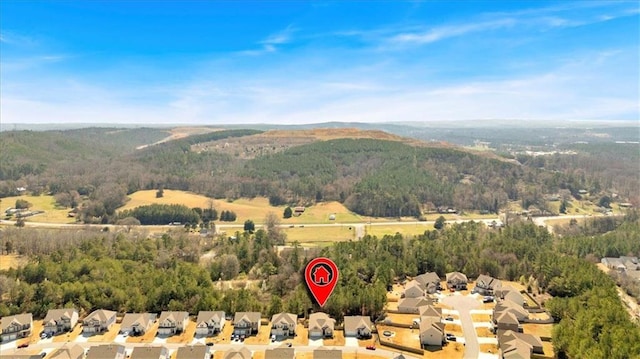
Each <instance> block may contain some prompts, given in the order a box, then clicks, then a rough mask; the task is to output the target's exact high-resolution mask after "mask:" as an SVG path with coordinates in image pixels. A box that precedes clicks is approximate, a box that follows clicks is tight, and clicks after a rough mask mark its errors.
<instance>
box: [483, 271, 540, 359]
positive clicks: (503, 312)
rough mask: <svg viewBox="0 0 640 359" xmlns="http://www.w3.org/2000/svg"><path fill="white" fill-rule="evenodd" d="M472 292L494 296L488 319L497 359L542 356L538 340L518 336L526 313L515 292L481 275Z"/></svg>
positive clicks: (518, 295) (532, 337)
mask: <svg viewBox="0 0 640 359" xmlns="http://www.w3.org/2000/svg"><path fill="white" fill-rule="evenodd" d="M474 292H476V293H479V294H483V295H492V296H495V298H496V300H497V303H496V306H495V307H494V309H493V313H492V315H491V330H492V331H493V332H494V333H495V334H496V336H497V339H498V347H499V348H500V358H503V359H515V358H518V359H529V358H531V356H532V354H534V353H535V354H544V350H543V348H542V340H541V339H540V337H538V336H535V335H531V334H526V333H523V332H522V325H521V324H520V323H523V322H524V321H525V320H526V319H527V318H528V317H529V312H528V311H527V310H526V309H525V307H524V305H525V300H524V297H523V295H522V293H520V291H518V290H517V289H515V288H513V287H510V286H503V285H502V283H501V281H500V280H498V279H495V278H493V277H490V276H486V275H481V276H479V277H478V279H477V280H476V287H475V288H474Z"/></svg>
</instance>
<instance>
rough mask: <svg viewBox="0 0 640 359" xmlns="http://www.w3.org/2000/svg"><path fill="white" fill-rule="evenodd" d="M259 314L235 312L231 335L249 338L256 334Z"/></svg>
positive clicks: (258, 325) (258, 326)
mask: <svg viewBox="0 0 640 359" xmlns="http://www.w3.org/2000/svg"><path fill="white" fill-rule="evenodd" d="M260 317H261V314H260V312H237V313H236V315H235V316H234V317H233V334H235V335H240V336H242V335H244V336H247V337H248V336H250V335H254V334H258V329H259V328H260Z"/></svg>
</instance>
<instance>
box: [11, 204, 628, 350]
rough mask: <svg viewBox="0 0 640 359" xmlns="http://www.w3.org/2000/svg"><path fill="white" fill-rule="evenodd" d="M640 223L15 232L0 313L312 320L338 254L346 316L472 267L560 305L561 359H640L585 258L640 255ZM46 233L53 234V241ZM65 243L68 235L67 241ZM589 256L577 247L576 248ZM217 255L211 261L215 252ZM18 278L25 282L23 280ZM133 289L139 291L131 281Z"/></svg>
mask: <svg viewBox="0 0 640 359" xmlns="http://www.w3.org/2000/svg"><path fill="white" fill-rule="evenodd" d="M639 234H640V223H639V222H638V219H637V216H636V215H631V216H627V217H626V218H625V220H624V221H622V222H621V223H620V224H619V226H618V228H616V229H615V230H614V231H612V232H609V233H606V234H598V235H592V234H589V235H583V234H577V235H574V236H568V237H562V238H556V237H553V236H552V235H550V234H549V233H548V232H547V231H546V230H545V229H544V228H541V227H537V226H535V225H533V224H531V223H526V222H515V223H512V224H510V225H509V226H507V227H506V228H502V229H500V230H493V229H488V228H486V227H485V226H483V225H481V224H479V223H473V222H469V223H464V224H456V225H452V226H450V227H447V228H444V229H442V230H434V231H427V232H425V233H424V234H423V235H419V236H416V237H403V236H401V235H399V234H397V235H395V236H390V235H388V236H384V237H382V238H376V237H371V236H365V237H364V238H363V239H362V240H360V241H349V242H340V243H335V244H334V245H332V246H330V247H327V248H324V249H321V250H319V249H316V250H310V249H304V248H301V247H299V246H297V245H296V244H294V245H293V246H292V248H290V249H288V250H287V251H282V252H278V251H277V250H276V245H277V244H279V243H281V242H280V241H281V233H279V230H278V228H277V227H276V226H268V227H267V228H266V229H259V230H257V231H256V232H255V233H250V232H242V233H240V232H239V233H236V235H235V236H232V237H226V236H225V237H220V238H216V239H205V238H201V237H199V236H198V237H192V236H191V237H190V236H188V235H187V234H186V233H184V232H175V233H172V234H165V235H163V236H162V237H161V238H155V239H154V238H148V237H147V236H145V235H144V234H142V235H141V233H136V232H135V231H134V232H131V233H129V234H124V233H119V234H116V233H108V232H107V233H100V232H93V233H92V232H87V233H81V234H79V233H75V234H72V235H70V234H68V232H64V231H62V232H57V233H56V232H51V231H48V232H44V231H39V230H36V229H26V228H23V229H8V230H6V231H4V232H3V235H2V237H1V238H0V248H2V249H3V250H4V251H10V252H16V253H21V254H25V255H29V256H31V257H32V258H35V260H34V261H32V262H31V263H29V264H28V265H26V266H25V267H23V268H21V269H17V270H9V271H5V272H3V273H1V274H0V295H1V296H3V298H6V300H3V302H2V303H0V315H7V314H11V313H19V312H33V313H34V314H35V315H36V316H38V317H42V316H43V315H44V314H45V313H46V311H47V309H49V308H55V307H61V306H64V305H74V306H77V307H79V308H81V309H82V311H83V312H85V313H86V312H88V311H91V310H93V309H96V308H107V309H112V310H117V311H120V312H125V311H155V312H157V311H161V310H168V309H174V310H187V311H189V312H191V313H192V314H195V313H197V312H198V311H199V310H203V309H221V310H225V311H227V312H234V311H237V310H260V311H262V312H263V313H265V314H266V313H275V312H278V311H280V310H287V311H291V312H294V313H298V314H299V315H301V316H302V315H305V314H306V313H307V311H308V310H309V309H310V308H312V307H313V304H312V303H313V302H312V300H311V299H310V296H309V294H308V293H307V291H306V286H304V284H303V283H302V280H301V278H302V275H301V274H302V273H301V271H302V270H303V268H304V265H305V263H307V262H308V260H310V259H311V258H312V257H315V256H316V255H323V256H328V257H329V258H332V259H333V260H334V261H335V262H336V264H337V265H338V267H339V268H340V269H341V276H340V283H339V285H338V287H337V289H336V291H335V292H334V294H333V295H332V297H331V299H330V300H329V302H328V303H327V305H326V306H325V307H324V308H323V309H324V310H325V311H327V312H328V313H330V314H331V315H332V316H334V317H336V318H337V319H340V318H342V317H343V316H344V315H350V314H363V315H370V316H372V317H373V318H378V317H379V316H380V314H382V312H383V306H384V303H385V298H386V297H385V294H386V288H387V286H388V285H390V284H392V283H394V282H395V281H397V280H401V279H402V278H405V277H406V276H415V275H416V274H419V273H423V272H426V271H435V272H437V273H438V274H439V275H440V276H441V277H444V275H445V273H446V272H450V271H462V272H464V273H466V274H467V275H468V276H469V277H470V278H475V277H477V276H478V275H479V274H488V275H491V276H495V277H498V278H502V279H508V280H519V281H521V282H522V283H524V284H525V285H527V287H528V289H530V291H531V292H532V293H533V295H539V294H543V293H548V294H550V295H552V296H553V297H554V298H553V299H551V300H548V301H546V302H545V303H544V305H545V306H546V307H547V308H548V309H549V310H550V312H551V314H552V315H553V317H554V318H555V319H556V320H557V321H558V323H559V324H558V325H557V326H556V327H555V329H554V332H553V342H554V347H555V350H556V352H557V353H558V355H559V356H560V357H563V356H567V357H570V358H590V357H593V358H602V357H607V358H629V357H633V354H634V353H639V352H640V327H638V324H637V323H635V324H634V323H632V322H631V320H630V318H629V316H628V315H627V314H626V311H625V310H624V309H623V307H622V304H621V302H620V300H619V299H618V297H617V294H616V290H615V283H614V281H613V280H612V279H611V278H609V277H608V276H607V275H606V274H604V273H603V272H601V271H600V270H598V269H597V268H596V267H595V265H593V263H591V262H590V261H588V260H585V259H583V258H581V257H588V256H593V257H595V256H600V255H603V254H606V255H614V256H615V255H622V254H630V255H636V256H637V255H640V248H638V241H637V237H638V235H639ZM45 238H46V239H45ZM58 239H59V240H58ZM578 247H579V248H585V249H584V250H582V249H580V252H576V250H577V248H578ZM205 251H206V252H208V253H213V256H205V257H208V258H209V260H208V261H206V262H202V261H201V258H203V256H202V254H203V253H204V252H205ZM233 278H247V279H252V280H257V281H258V282H259V283H260V282H261V283H262V284H261V285H259V286H258V288H256V289H242V290H220V289H217V288H218V287H217V286H216V283H217V282H218V281H219V280H226V279H233ZM16 279H18V280H16ZM132 284H134V285H132Z"/></svg>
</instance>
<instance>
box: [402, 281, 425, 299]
mask: <svg viewBox="0 0 640 359" xmlns="http://www.w3.org/2000/svg"><path fill="white" fill-rule="evenodd" d="M426 294H427V293H426V291H425V289H424V287H423V286H422V285H421V284H420V283H418V281H416V280H412V281H411V282H409V283H407V285H406V286H405V287H404V292H403V293H402V297H403V298H423V297H424V296H425V295H426Z"/></svg>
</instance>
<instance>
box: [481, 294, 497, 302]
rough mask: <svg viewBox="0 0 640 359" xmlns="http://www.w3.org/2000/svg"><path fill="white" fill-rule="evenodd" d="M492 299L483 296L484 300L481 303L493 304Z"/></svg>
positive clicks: (488, 296)
mask: <svg viewBox="0 0 640 359" xmlns="http://www.w3.org/2000/svg"><path fill="white" fill-rule="evenodd" d="M493 300H494V298H493V297H492V296H490V295H487V296H485V297H484V298H482V302H483V303H493Z"/></svg>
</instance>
